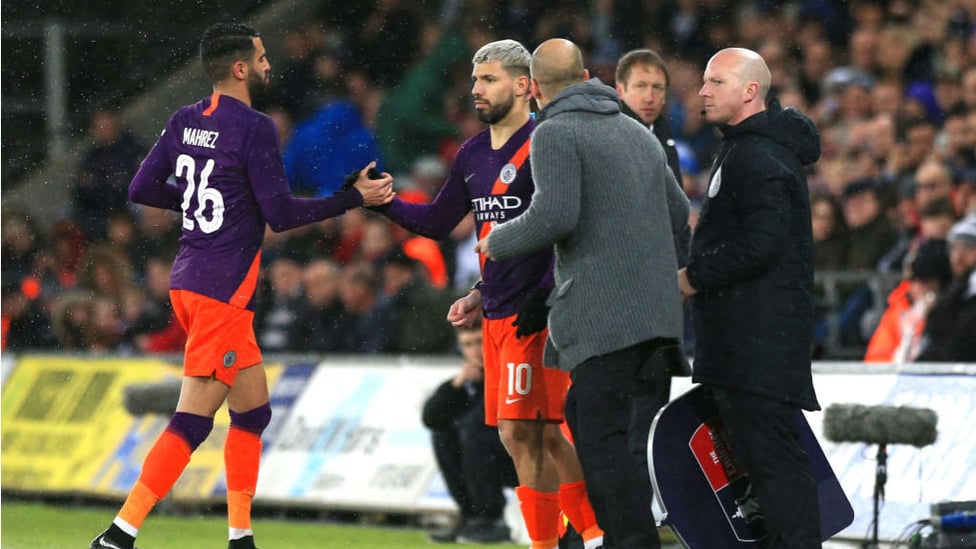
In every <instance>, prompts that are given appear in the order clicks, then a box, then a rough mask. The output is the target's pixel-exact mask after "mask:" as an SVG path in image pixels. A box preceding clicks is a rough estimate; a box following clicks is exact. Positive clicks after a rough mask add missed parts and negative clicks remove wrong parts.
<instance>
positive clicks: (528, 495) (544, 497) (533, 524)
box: [515, 486, 559, 549]
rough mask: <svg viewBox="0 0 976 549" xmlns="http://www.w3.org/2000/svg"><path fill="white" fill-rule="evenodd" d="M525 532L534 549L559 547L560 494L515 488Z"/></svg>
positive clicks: (525, 487) (524, 487)
mask: <svg viewBox="0 0 976 549" xmlns="http://www.w3.org/2000/svg"><path fill="white" fill-rule="evenodd" d="M515 495H516V496H518V500H519V505H520V507H521V508H522V518H523V519H525V530H526V532H527V533H528V534H529V539H531V540H532V549H553V547H557V546H558V545H559V494H558V493H556V492H540V491H538V490H536V489H534V488H529V487H528V486H519V487H517V488H515Z"/></svg>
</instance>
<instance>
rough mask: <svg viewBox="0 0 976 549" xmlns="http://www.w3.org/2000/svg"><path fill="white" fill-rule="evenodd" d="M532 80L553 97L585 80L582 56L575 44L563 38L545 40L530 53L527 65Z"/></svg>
mask: <svg viewBox="0 0 976 549" xmlns="http://www.w3.org/2000/svg"><path fill="white" fill-rule="evenodd" d="M529 69H530V72H531V73H532V79H533V80H535V81H536V82H538V83H539V86H540V87H542V88H543V90H546V91H548V92H549V93H547V94H546V95H551V96H552V95H555V94H557V93H559V91H560V90H562V89H563V88H566V87H569V86H572V85H573V84H579V83H580V82H582V81H583V80H585V79H586V77H587V75H586V71H585V70H584V69H583V54H582V53H581V52H580V49H579V48H578V47H577V46H576V44H574V43H572V42H570V41H569V40H565V39H563V38H553V39H551V40H546V41H545V42H543V43H542V44H540V45H539V47H538V48H536V49H535V51H534V52H533V53H532V62H531V64H530V65H529Z"/></svg>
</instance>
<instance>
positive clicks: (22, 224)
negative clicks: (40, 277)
mask: <svg viewBox="0 0 976 549" xmlns="http://www.w3.org/2000/svg"><path fill="white" fill-rule="evenodd" d="M0 233H2V235H3V236H2V237H0V241H2V244H0V246H2V253H0V258H2V259H0V265H2V271H3V275H2V276H3V280H4V283H13V282H14V281H17V282H18V283H19V281H20V280H21V279H22V278H24V277H26V276H29V275H30V274H31V272H32V271H33V268H34V261H35V259H36V257H37V255H38V253H39V252H40V250H42V249H43V246H44V243H43V240H42V238H41V235H40V233H39V232H38V231H37V228H36V227H35V226H34V223H33V222H32V221H31V220H30V217H28V216H27V214H26V212H20V211H15V210H10V211H5V212H4V213H3V230H2V231H0Z"/></svg>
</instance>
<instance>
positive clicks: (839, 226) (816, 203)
mask: <svg viewBox="0 0 976 549" xmlns="http://www.w3.org/2000/svg"><path fill="white" fill-rule="evenodd" d="M810 215H811V222H812V227H813V267H814V269H815V270H817V271H842V270H844V268H845V267H846V261H847V254H848V247H849V246H850V242H849V240H848V236H847V224H846V223H845V222H844V217H843V213H842V212H841V207H840V204H839V203H838V202H837V200H835V199H834V197H833V196H831V195H829V194H819V195H815V196H813V197H812V198H811V199H810Z"/></svg>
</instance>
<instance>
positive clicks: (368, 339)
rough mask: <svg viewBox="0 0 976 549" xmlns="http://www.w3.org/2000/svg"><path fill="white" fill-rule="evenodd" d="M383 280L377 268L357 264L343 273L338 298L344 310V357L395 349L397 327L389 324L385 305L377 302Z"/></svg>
mask: <svg viewBox="0 0 976 549" xmlns="http://www.w3.org/2000/svg"><path fill="white" fill-rule="evenodd" d="M381 284H382V280H381V279H380V277H379V275H377V274H376V267H374V266H373V265H372V264H370V263H366V262H363V261H357V262H354V263H350V264H349V265H346V266H345V268H344V269H343V271H342V285H341V287H340V290H339V298H340V299H341V300H342V305H343V308H344V309H345V317H344V320H343V327H342V333H341V337H342V342H341V343H340V346H339V350H340V351H342V352H345V353H389V352H392V351H393V349H394V344H395V339H394V334H395V333H396V327H395V326H394V325H393V323H392V322H391V321H390V319H391V316H390V312H389V310H388V309H387V307H386V306H387V302H385V301H381V300H380V288H381Z"/></svg>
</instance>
